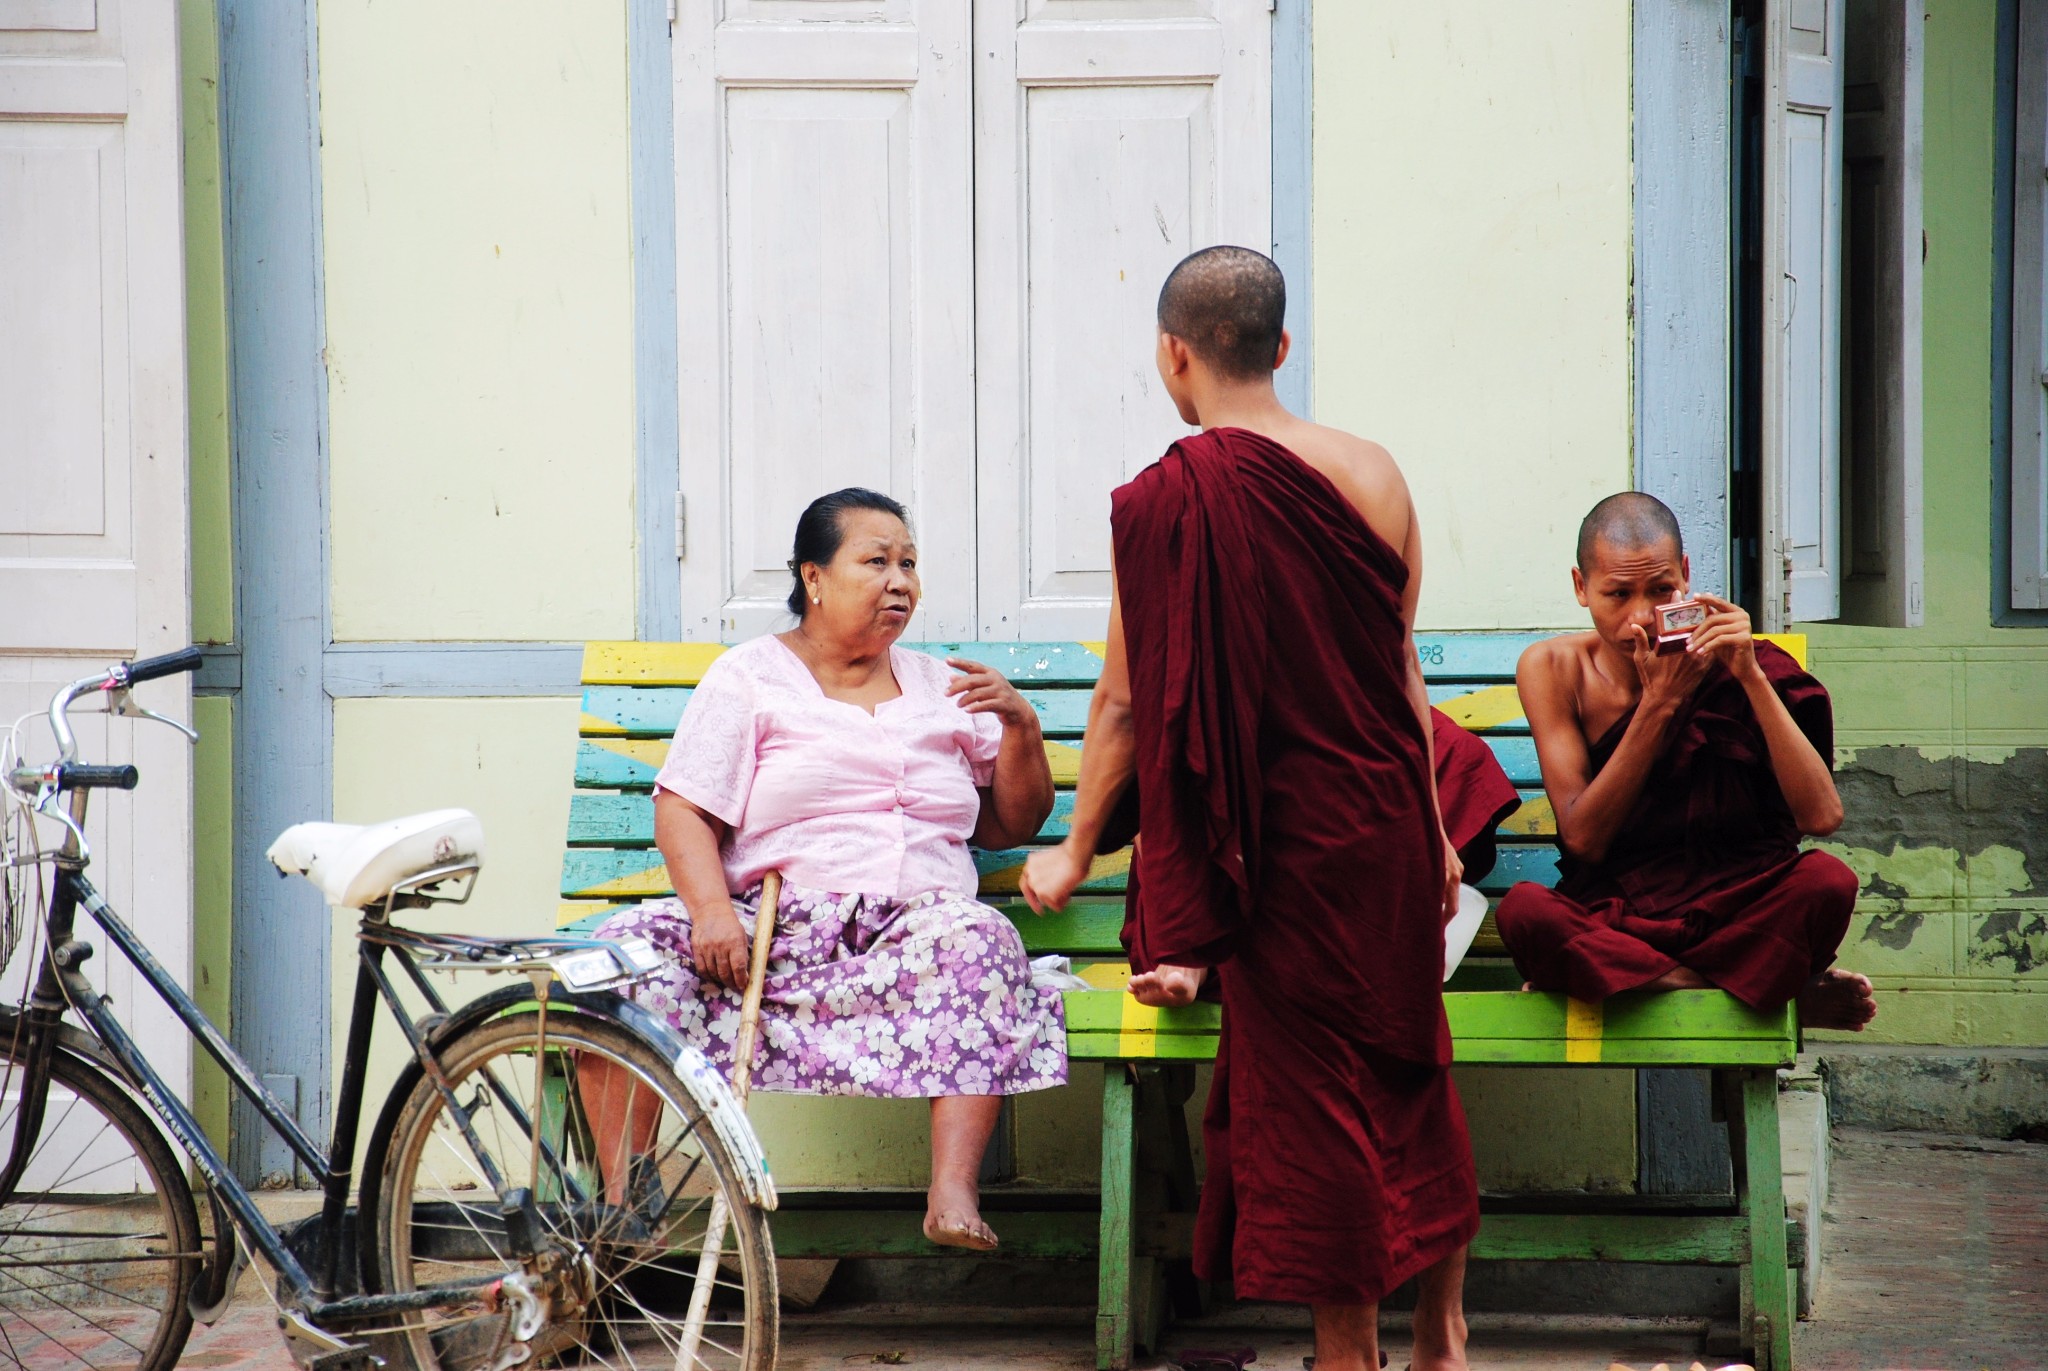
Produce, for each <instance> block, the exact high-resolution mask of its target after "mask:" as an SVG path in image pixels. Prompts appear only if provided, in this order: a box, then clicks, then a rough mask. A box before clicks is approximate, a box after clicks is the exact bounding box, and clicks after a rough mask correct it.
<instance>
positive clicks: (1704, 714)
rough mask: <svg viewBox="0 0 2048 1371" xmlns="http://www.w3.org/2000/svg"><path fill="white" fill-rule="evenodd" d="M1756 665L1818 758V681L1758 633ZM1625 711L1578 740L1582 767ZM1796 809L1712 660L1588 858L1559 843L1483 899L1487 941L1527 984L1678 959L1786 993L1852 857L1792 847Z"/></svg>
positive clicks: (1644, 969)
mask: <svg viewBox="0 0 2048 1371" xmlns="http://www.w3.org/2000/svg"><path fill="white" fill-rule="evenodd" d="M1756 659H1757V665H1759V666H1760V667H1762V668H1763V671H1764V675H1765V677H1766V678H1767V679H1768V680H1769V681H1770V683H1771V686H1772V688H1773V689H1774V690H1776V691H1777V693H1778V698H1779V699H1781V700H1783V701H1784V702H1785V707H1786V709H1787V710H1788V711H1789V712H1790V713H1791V715H1792V719H1793V722H1794V723H1796V724H1798V725H1799V730H1800V732H1802V733H1804V734H1805V735H1806V737H1807V740H1808V741H1809V742H1811V743H1812V744H1813V746H1814V748H1815V750H1816V751H1818V752H1819V753H1820V755H1821V756H1822V757H1823V758H1824V759H1827V760H1828V761H1829V762H1830V764H1832V761H1833V757H1834V715H1833V710H1832V707H1831V705H1830V704H1829V701H1828V693H1827V690H1826V688H1825V687H1824V686H1822V685H1821V683H1820V682H1819V681H1816V680H1815V679H1814V678H1813V677H1812V676H1810V675H1808V674H1807V673H1806V672H1805V671H1804V670H1802V669H1801V668H1800V666H1799V664H1798V663H1797V662H1796V661H1794V660H1793V658H1792V656H1791V654H1790V653H1787V652H1785V651H1784V650H1783V649H1781V648H1779V647H1778V646H1777V645H1776V644H1773V643H1758V644H1757V645H1756ZM1632 717H1634V711H1633V710H1631V711H1630V712H1629V713H1628V714H1626V715H1623V716H1622V717H1621V718H1620V719H1618V720H1616V721H1615V724H1614V726H1613V727H1612V728H1609V729H1608V730H1607V731H1606V732H1605V733H1604V734H1602V735H1601V736H1600V739H1599V741H1597V742H1596V743H1594V745H1593V747H1592V748H1591V750H1590V752H1589V754H1588V760H1589V761H1590V762H1591V764H1592V770H1593V773H1594V774H1595V775H1597V774H1599V771H1600V769H1601V768H1602V767H1604V766H1606V765H1607V763H1608V761H1609V760H1610V759H1611V758H1612V757H1613V756H1614V751H1615V749H1616V748H1617V747H1619V746H1620V745H1621V739H1622V736H1623V735H1624V734H1625V733H1627V732H1628V724H1629V720H1630V719H1631V718H1632ZM1799 841H1800V833H1799V825H1798V824H1797V822H1795V821H1794V819H1793V817H1792V810H1791V807H1790V806H1789V805H1788V804H1787V803H1786V802H1785V793H1784V791H1783V789H1782V788H1781V787H1780V786H1779V784H1778V778H1777V773H1776V771H1775V770H1774V769H1773V768H1772V766H1771V754H1770V747H1769V744H1768V743H1767V742H1766V740H1765V738H1764V731H1763V724H1762V723H1761V722H1760V721H1759V720H1758V719H1757V717H1756V711H1755V709H1754V708H1753V707H1752V706H1751V705H1750V702H1749V697H1748V695H1747V694H1745V693H1744V691H1743V689H1742V686H1741V683H1740V682H1738V681H1737V680H1736V679H1735V677H1734V675H1733V674H1732V673H1730V672H1729V671H1728V670H1727V669H1726V668H1724V667H1721V666H1719V665H1716V666H1714V667H1713V668H1712V669H1711V671H1710V672H1709V674H1708V676H1707V678H1706V680H1705V681H1703V682H1702V683H1701V685H1700V688H1699V690H1698V691H1697V692H1696V693H1695V694H1694V695H1693V698H1692V699H1691V700H1690V701H1688V702H1687V703H1686V705H1685V706H1684V708H1683V709H1681V711H1680V712H1679V714H1678V716H1677V718H1676V719H1674V720H1673V721H1672V725H1671V733H1670V735H1669V738H1668V741H1667V742H1666V745H1665V748H1664V751H1663V753H1662V754H1661V755H1660V756H1659V757H1658V758H1657V760H1656V762H1655V763H1654V764H1652V766H1651V768H1650V775H1649V777H1648V779H1647V780H1646V781H1645V782H1644V784H1643V793H1642V795H1641V796H1640V797H1639V798H1638V799H1637V801H1636V806H1635V809H1634V811H1633V812H1632V813H1631V814H1630V815H1629V816H1628V818H1627V820H1626V821H1624V823H1623V825H1622V828H1621V831H1620V832H1619V833H1617V834H1616V835H1615V838H1614V842H1613V843H1612V844H1611V845H1610V847H1609V848H1608V852H1607V855H1606V856H1605V857H1603V858H1602V859H1601V860H1599V861H1597V862H1581V861H1576V860H1574V859H1572V858H1570V857H1560V858H1559V859H1558V868H1559V871H1560V876H1559V879H1558V882H1557V888H1556V889H1555V890H1548V889H1545V888H1544V887H1542V886H1539V885H1534V884H1531V883H1529V882H1526V881H1525V882H1523V883H1522V884H1520V885H1517V886H1515V887H1514V888H1513V889H1512V890H1510V891H1508V893H1507V895H1506V896H1505V897H1504V898H1503V899H1502V900H1501V902H1500V907H1499V908H1498V909H1497V910H1495V919H1496V921H1497V922H1498V925H1499V928H1500V935H1501V941H1502V942H1503V943H1505V944H1506V945H1507V949H1508V952H1509V954H1510V955H1512V956H1513V957H1514V959H1515V965H1516V967H1517V968H1519V969H1520V971H1521V973H1522V975H1524V976H1526V977H1527V978H1528V979H1529V981H1530V983H1531V984H1532V985H1534V986H1535V987H1536V988H1537V989H1539V990H1560V991H1565V992H1567V993H1569V994H1572V995H1575V996H1577V997H1579V998H1580V999H1586V1000H1598V999H1604V998H1606V997H1607V996H1608V995H1612V994H1615V993H1617V992H1619V991H1622V990H1630V989H1634V988H1635V987H1637V986H1641V985H1647V984H1648V983H1649V982H1651V981H1654V980H1656V979H1657V978H1658V977H1659V976H1662V975H1663V974H1665V973H1666V972H1668V971H1670V970H1672V969H1673V968H1674V967H1677V966H1680V965H1683V966H1686V967H1689V968H1691V969H1692V970H1694V971H1697V972H1698V973H1700V975H1702V976H1704V977H1706V978H1707V980H1708V981H1710V982H1712V983H1713V984H1714V985H1717V986H1719V987H1720V988H1722V989H1723V990H1726V991H1728V992H1729V993H1730V994H1733V995H1735V996H1736V997H1737V998H1738V999H1741V1000H1742V1001H1743V1002H1744V1003H1746V1004H1749V1005H1751V1006H1753V1007H1756V1008H1759V1009H1775V1008H1777V1007H1779V1006H1781V1005H1783V1004H1785V1003H1786V1002H1787V1001H1788V1000H1790V999H1792V998H1793V997H1794V996H1795V995H1797V994H1798V992H1799V988H1800V986H1801V985H1802V984H1803V983H1804V982H1805V981H1806V979H1807V977H1809V976H1811V975H1813V974H1814V973H1815V972H1817V971H1820V970H1823V969H1825V968H1826V967H1827V966H1828V965H1829V964H1830V963H1831V962H1833V961H1834V958H1835V952H1836V950H1837V949H1838V948H1839V947H1840V946H1841V941H1842V937H1843V935H1844V934H1845V933H1846V932H1847V931H1848V926H1849V916H1850V914H1851V912H1852V911H1853V909H1854V907H1855V903H1856V890H1857V878H1856V873H1855V872H1854V871H1852V870H1850V869H1849V867H1848V866H1846V865H1845V864H1843V863H1842V862H1841V861H1840V860H1839V859H1837V858H1835V857H1833V856H1831V855H1829V854H1827V853H1825V852H1802V851H1800V848H1799Z"/></svg>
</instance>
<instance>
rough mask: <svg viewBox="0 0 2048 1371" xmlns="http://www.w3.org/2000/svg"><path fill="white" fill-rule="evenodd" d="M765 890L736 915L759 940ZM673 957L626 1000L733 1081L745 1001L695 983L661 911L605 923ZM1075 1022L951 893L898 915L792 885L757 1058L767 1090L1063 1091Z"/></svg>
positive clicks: (772, 962)
mask: <svg viewBox="0 0 2048 1371" xmlns="http://www.w3.org/2000/svg"><path fill="white" fill-rule="evenodd" d="M760 895H761V892H760V888H759V887H758V886H756V887H755V888H754V889H752V890H749V891H748V892H747V893H746V894H745V895H744V896H742V897H740V898H738V899H736V900H735V901H734V902H733V903H734V909H735V912H737V913H738V914H739V916H740V924H741V926H742V927H743V928H744V929H745V930H746V932H747V936H748V937H749V938H750V939H751V938H752V936H753V928H754V909H755V906H756V905H757V903H758V902H759V900H760ZM628 934H638V935H640V936H641V937H644V938H646V939H647V940H648V941H649V942H651V943H653V944H654V946H655V947H656V948H657V949H658V950H659V951H661V952H662V953H663V954H664V957H663V965H662V968H661V970H659V971H657V972H655V973H654V974H653V975H651V976H648V977H647V978H646V979H644V980H642V981H640V982H639V983H638V984H637V985H636V986H635V987H634V989H633V998H634V999H636V1000H637V1001H639V1003H640V1004H641V1005H643V1006H644V1007H646V1008H647V1009H649V1010H651V1011H653V1012H654V1013H657V1014H659V1015H661V1016H662V1017H663V1018H664V1019H666V1020H667V1021H668V1022H669V1023H670V1024H671V1025H672V1026H673V1027H674V1028H675V1029H676V1031H677V1032H679V1033H680V1034H681V1035H682V1037H683V1040H684V1041H685V1042H687V1043H689V1044H691V1045H692V1046H694V1047H696V1048H697V1049H698V1050H699V1051H701V1052H703V1053H704V1054H705V1056H707V1057H708V1058H710V1060H711V1061H712V1062H714V1063H716V1064H717V1065H719V1066H720V1067H721V1068H725V1069H728V1070H729V1069H730V1067H731V1065H732V1059H733V1043H734V1039H735V1038H736V1037H737V1036H738V1032H739V1022H740V995H739V993H738V992H737V991H733V990H728V989H726V988H724V987H722V986H719V985H716V984H714V983H712V982H709V981H705V980H702V979H700V978H699V977H698V975H697V968H696V962H695V959H694V957H693V956H692V954H691V950H690V916H689V913H688V911H687V910H686V909H685V908H684V907H683V904H682V901H680V900H677V899H665V900H653V901H650V902H648V903H646V904H643V905H639V906H636V907H635V908H633V909H628V910H623V911H621V912H620V913H618V914H615V915H613V916H612V917H611V918H609V919H607V920H605V921H604V923H603V924H602V925H601V926H600V927H599V929H598V936H599V937H606V938H616V937H624V936H626V935H628ZM1066 1079H1067V1035H1066V1013H1065V1007H1064V1004H1063V1003H1062V1001H1061V998H1060V995H1059V992H1058V991H1056V990H1043V991H1041V990H1039V989H1037V988H1035V987H1034V986H1033V985H1032V983H1031V967H1030V963H1029V961H1028V959H1027V958H1026V956H1025V953H1024V942H1023V939H1022V938H1021V937H1019V936H1018V933H1017V930H1016V928H1015V927H1014V926H1013V925H1012V924H1011V923H1010V921H1009V920H1008V919H1006V918H1004V917H1003V916H1002V915H1001V914H1000V913H998V912H997V911H996V910H993V909H991V908H989V907H988V906H987V905H985V904H982V903H980V902H979V901H977V900H974V899H970V898H968V897H966V896H963V895H953V894H947V893H944V892H935V893H931V894H924V895H916V896H912V897H911V898H909V899H895V898H893V897H889V896H881V895H862V894H846V893H837V892H831V891H822V890H807V889H804V888H803V887H800V886H793V885H785V886H784V887H783V890H782V899H781V908H780V912H779V916H778V918H777V920H776V926H775V937H774V940H773V942H772V943H771V944H770V950H769V959H768V980H767V985H766V987H765V989H764V991H763V993H762V997H761V1034H760V1038H759V1039H758V1042H757V1046H756V1048H755V1053H754V1085H755V1088H756V1089H759V1090H775V1091H786V1092H790V1093H795V1094H807V1095H869V1096H879V1097H885V1098H920V1097H930V1096H937V1095H1019V1094H1023V1093H1025V1092H1027V1091H1032V1090H1046V1089H1050V1088H1051V1087H1053V1086H1056V1085H1064V1084H1065V1083H1066Z"/></svg>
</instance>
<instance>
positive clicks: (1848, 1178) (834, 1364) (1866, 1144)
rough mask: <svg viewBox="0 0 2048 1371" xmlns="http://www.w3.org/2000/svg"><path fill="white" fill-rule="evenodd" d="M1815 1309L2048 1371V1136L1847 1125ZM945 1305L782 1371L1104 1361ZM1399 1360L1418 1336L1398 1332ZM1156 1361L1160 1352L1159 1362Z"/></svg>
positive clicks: (1971, 1356)
mask: <svg viewBox="0 0 2048 1371" xmlns="http://www.w3.org/2000/svg"><path fill="white" fill-rule="evenodd" d="M1832 1167H1833V1179H1832V1185H1831V1191H1832V1193H1831V1197H1830V1200H1829V1203H1828V1206H1827V1213H1826V1228H1825V1232H1824V1241H1825V1242H1826V1244H1827V1257H1826V1265H1825V1275H1824V1276H1823V1279H1822V1285H1821V1289H1820V1291H1819V1302H1818V1315H1819V1317H1818V1318H1816V1319H1815V1320H1814V1321H1812V1322H1809V1323H1804V1324H1801V1325H1800V1326H1799V1329H1798V1332H1797V1334H1796V1339H1797V1341H1796V1342H1795V1345H1794V1346H1795V1354H1796V1357H1797V1360H1798V1364H1799V1367H1800V1371H1887V1369H1888V1368H1900V1369H1901V1371H1904V1369H1906V1368H1912V1369H1913V1371H1979V1369H1980V1368H1982V1369H1983V1371H2028V1369H2031V1368H2048V1145H2042V1144H2036V1143H2006V1142H1995V1141H1990V1140H1987V1139H1983V1138H1974V1137H1951V1136H1944V1135H1940V1134H1931V1133H1877V1132H1867V1131H1863V1130H1858V1129H1838V1130H1837V1131H1836V1134H1835V1142H1834V1148H1833V1162H1832ZM933 1312H935V1311H930V1310H887V1309H867V1310H837V1311H834V1310H830V1309H827V1310H823V1311H819V1312H813V1313H809V1314H802V1315H793V1316H791V1317H790V1318H789V1319H788V1320H787V1321H786V1322H785V1325H784V1354H783V1357H782V1362H781V1365H782V1367H783V1368H785V1371H849V1369H851V1368H861V1367H871V1366H913V1367H915V1366H922V1367H930V1368H939V1367H945V1368H949V1371H955V1369H956V1371H997V1369H998V1368H1001V1369H1002V1371H1053V1369H1054V1368H1062V1369H1064V1368H1072V1369H1073V1371H1086V1368H1089V1367H1092V1366H1093V1365H1094V1354H1093V1348H1092V1334H1091V1328H1090V1320H1089V1313H1090V1311H1085V1310H1058V1311H1045V1312H1044V1313H1043V1315H1038V1314H1036V1313H1034V1314H1033V1315H1032V1316H1031V1317H1029V1318H1028V1320H1027V1321H1024V1322H1018V1321H1016V1319H1017V1317H1018V1315H1019V1314H1021V1313H1022V1312H1023V1311H1012V1315H1011V1318H1010V1319H1009V1320H1006V1321H1005V1323H1004V1324H1003V1325H1001V1326H989V1325H986V1324H984V1325H977V1326H946V1325H937V1324H933V1323H931V1322H928V1320H929V1319H930V1318H931V1316H932V1313H933ZM1472 1322H1473V1340H1472V1348H1471V1352H1472V1364H1473V1366H1474V1367H1475V1368H1502V1369H1503V1371H1506V1369H1507V1368H1513V1371H1607V1368H1608V1367H1610V1366H1611V1365H1613V1364H1615V1363H1617V1362H1618V1363H1620V1364H1622V1365H1623V1366H1627V1367H1632V1368H1638V1369H1639V1371H1647V1368H1649V1367H1651V1366H1652V1365H1654V1364H1655V1363H1658V1362H1668V1363H1670V1364H1671V1365H1672V1366H1673V1367H1674V1368H1675V1369H1678V1368H1684V1367H1688V1366H1690V1365H1691V1364H1692V1362H1693V1361H1694V1360H1695V1359H1699V1360H1702V1361H1704V1362H1705V1364H1706V1365H1707V1366H1709V1367H1713V1366H1719V1365H1722V1364H1724V1363H1725V1362H1727V1361H1728V1360H1730V1358H1728V1357H1726V1356H1722V1357H1714V1356H1710V1355H1708V1353H1707V1350H1706V1345H1704V1344H1703V1342H1702V1338H1701V1334H1702V1332H1703V1329H1702V1326H1701V1325H1700V1324H1699V1323H1698V1322H1697V1321H1686V1320H1626V1319H1613V1318H1579V1317H1569V1318H1567V1317H1534V1316H1525V1315H1477V1316H1475V1317H1474V1318H1473V1320H1472ZM1204 1325H1205V1326H1203V1327H1200V1328H1188V1329H1182V1330H1179V1331H1177V1332H1175V1333H1172V1334H1169V1336H1168V1338H1167V1345H1166V1351H1167V1352H1169V1353H1178V1352H1180V1351H1181V1350H1182V1349H1184V1348H1188V1347H1202V1348H1231V1347H1239V1346H1251V1347H1256V1348H1257V1349H1258V1354H1259V1356H1258V1362H1257V1363H1256V1367H1257V1371H1291V1368H1294V1367H1298V1366H1300V1365H1301V1358H1302V1356H1303V1355H1304V1354H1305V1353H1307V1352H1309V1351H1310V1350H1311V1347H1310V1343H1309V1339H1308V1335H1307V1331H1306V1329H1305V1328H1304V1327H1302V1326H1300V1324H1299V1321H1298V1320H1296V1319H1293V1318H1290V1317H1287V1316H1286V1315H1284V1314H1283V1313H1282V1311H1278V1310H1274V1311H1262V1312H1261V1317H1259V1318H1257V1320H1256V1326H1251V1327H1235V1328H1233V1327H1225V1326H1216V1327H1211V1326H1207V1321H1206V1320H1205V1321H1204ZM1386 1342H1387V1349H1388V1351H1389V1353H1390V1354H1391V1356H1392V1360H1393V1365H1394V1366H1396V1367H1398V1366H1400V1365H1401V1364H1402V1358H1403V1356H1404V1354H1405V1352H1406V1340H1405V1338H1404V1337H1403V1336H1402V1334H1401V1333H1400V1331H1399V1330H1398V1329H1396V1328H1390V1329H1389V1330H1388V1336H1387V1340H1386ZM182 1364H183V1365H184V1366H187V1367H219V1368H229V1369H231V1371H285V1369H286V1368H288V1367H290V1365H291V1361H290V1358H289V1357H287V1356H286V1355H285V1352H284V1349H283V1346H282V1344H281V1343H280V1341H279V1339H278V1336H277V1333H276V1331H275V1328H274V1327H273V1325H272V1323H271V1314H270V1311H269V1309H268V1308H267V1307H266V1306H263V1305H260V1304H242V1305H239V1306H237V1308H236V1309H235V1310H233V1311H232V1312H231V1313H230V1314H229V1316H228V1317H227V1318H225V1319H223V1320H222V1321H221V1322H220V1323H219V1324H218V1325H216V1326H215V1327H214V1328H211V1329H201V1330H199V1331H198V1332H197V1333H196V1334H195V1336H194V1337H193V1340H192V1342H191V1345H190V1347H189V1349H188V1350H187V1352H186V1354H185V1359H184V1361H183V1363H182ZM1147 1364H1148V1365H1152V1366H1157V1365H1159V1364H1160V1363H1158V1362H1157V1361H1154V1362H1151V1363H1147Z"/></svg>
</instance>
